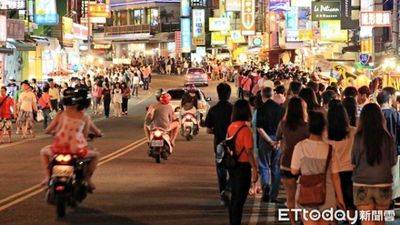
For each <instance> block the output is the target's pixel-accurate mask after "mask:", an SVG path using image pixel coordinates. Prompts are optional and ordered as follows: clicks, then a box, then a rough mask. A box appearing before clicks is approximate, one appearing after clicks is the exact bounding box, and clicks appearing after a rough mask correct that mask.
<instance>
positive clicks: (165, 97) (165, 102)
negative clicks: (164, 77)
mask: <svg viewBox="0 0 400 225" xmlns="http://www.w3.org/2000/svg"><path fill="white" fill-rule="evenodd" d="M170 101H171V95H170V94H168V93H163V94H162V95H161V96H160V103H161V104H163V105H168V104H169V102H170Z"/></svg>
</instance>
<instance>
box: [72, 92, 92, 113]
mask: <svg viewBox="0 0 400 225" xmlns="http://www.w3.org/2000/svg"><path fill="white" fill-rule="evenodd" d="M74 103H75V105H76V107H77V108H78V110H79V111H81V110H84V109H87V108H89V106H90V97H89V93H88V91H87V90H86V89H78V90H76V91H75V92H74Z"/></svg>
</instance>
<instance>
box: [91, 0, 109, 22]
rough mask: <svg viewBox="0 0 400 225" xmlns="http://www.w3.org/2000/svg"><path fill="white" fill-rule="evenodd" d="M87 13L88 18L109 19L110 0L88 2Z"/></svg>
mask: <svg viewBox="0 0 400 225" xmlns="http://www.w3.org/2000/svg"><path fill="white" fill-rule="evenodd" d="M88 13H89V16H90V17H106V18H109V17H111V10H110V0H100V1H96V2H90V3H89V10H88Z"/></svg>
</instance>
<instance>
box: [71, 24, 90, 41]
mask: <svg viewBox="0 0 400 225" xmlns="http://www.w3.org/2000/svg"><path fill="white" fill-rule="evenodd" d="M72 30H73V33H74V38H76V39H79V40H87V38H88V28H87V26H83V25H80V24H77V23H74V24H73V26H72Z"/></svg>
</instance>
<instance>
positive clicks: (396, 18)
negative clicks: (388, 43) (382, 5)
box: [392, 0, 399, 56]
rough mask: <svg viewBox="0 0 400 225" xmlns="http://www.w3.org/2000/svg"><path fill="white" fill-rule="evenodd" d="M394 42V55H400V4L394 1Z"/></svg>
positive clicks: (396, 0)
mask: <svg viewBox="0 0 400 225" xmlns="http://www.w3.org/2000/svg"><path fill="white" fill-rule="evenodd" d="M392 24H393V27H392V42H393V48H394V55H395V56H398V55H399V2H398V0H394V1H393V21H392Z"/></svg>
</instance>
